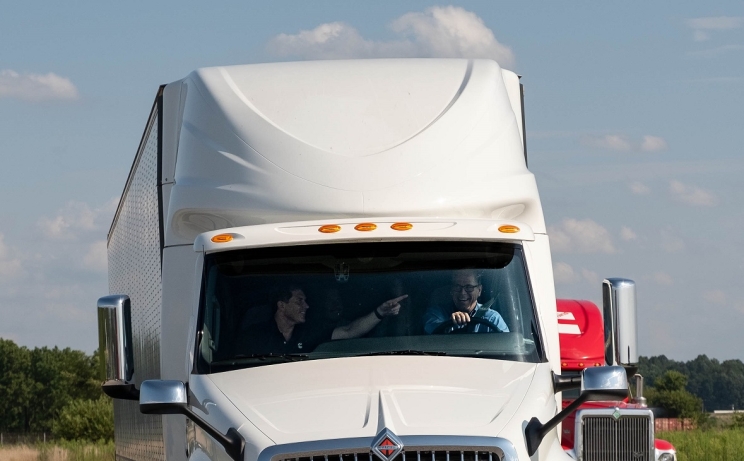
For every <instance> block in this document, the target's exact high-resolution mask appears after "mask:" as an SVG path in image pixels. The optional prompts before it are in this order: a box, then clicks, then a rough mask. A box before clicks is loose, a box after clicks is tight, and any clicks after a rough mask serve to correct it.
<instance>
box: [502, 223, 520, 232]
mask: <svg viewBox="0 0 744 461" xmlns="http://www.w3.org/2000/svg"><path fill="white" fill-rule="evenodd" d="M499 232H501V233H502V234H516V233H517V232H519V228H518V227H517V226H514V225H512V224H505V225H503V226H499Z"/></svg>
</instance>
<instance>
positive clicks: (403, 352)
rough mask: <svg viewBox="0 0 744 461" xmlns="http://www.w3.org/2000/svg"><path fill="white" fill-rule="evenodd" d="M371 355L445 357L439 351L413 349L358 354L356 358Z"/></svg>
mask: <svg viewBox="0 0 744 461" xmlns="http://www.w3.org/2000/svg"><path fill="white" fill-rule="evenodd" d="M373 355H436V356H439V355H447V353H446V352H440V351H417V350H415V349H405V350H400V351H380V352H370V353H369V354H360V355H358V356H357V357H370V356H373Z"/></svg>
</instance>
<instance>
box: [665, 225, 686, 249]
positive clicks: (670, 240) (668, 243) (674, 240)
mask: <svg viewBox="0 0 744 461" xmlns="http://www.w3.org/2000/svg"><path fill="white" fill-rule="evenodd" d="M661 248H662V249H664V251H666V252H667V253H679V252H681V251H684V249H685V248H686V245H685V241H684V240H682V239H681V238H679V237H677V236H676V235H674V234H672V233H671V232H669V231H667V230H662V231H661Z"/></svg>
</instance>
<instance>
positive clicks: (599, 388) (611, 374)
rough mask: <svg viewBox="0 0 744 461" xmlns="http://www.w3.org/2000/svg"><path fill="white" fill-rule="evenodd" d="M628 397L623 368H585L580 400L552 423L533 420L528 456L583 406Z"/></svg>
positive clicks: (526, 431) (527, 439) (529, 425)
mask: <svg viewBox="0 0 744 461" xmlns="http://www.w3.org/2000/svg"><path fill="white" fill-rule="evenodd" d="M627 396H628V376H627V374H626V373H625V368H623V367H617V366H615V367H593V368H585V369H584V370H583V371H582V372H581V393H580V394H579V398H577V399H576V400H574V401H573V402H571V404H570V405H569V406H567V407H566V408H564V409H563V410H562V411H561V412H560V413H558V414H557V415H555V416H554V417H553V418H552V419H551V420H550V421H548V422H547V423H545V424H542V423H541V422H540V420H539V419H537V418H532V419H531V420H530V422H529V423H527V427H526V428H525V429H524V438H525V442H526V443H527V454H528V455H529V456H532V455H534V454H535V452H536V451H537V448H538V447H539V446H540V442H542V439H543V438H544V437H545V434H547V433H548V432H550V431H551V430H552V429H553V428H554V427H555V426H557V425H558V423H560V422H561V421H563V420H564V419H566V416H568V415H570V414H571V413H572V412H573V411H574V410H576V409H577V408H578V407H579V406H580V405H581V404H583V403H584V402H588V401H596V400H622V399H624V398H625V397H627Z"/></svg>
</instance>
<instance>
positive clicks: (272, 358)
mask: <svg viewBox="0 0 744 461" xmlns="http://www.w3.org/2000/svg"><path fill="white" fill-rule="evenodd" d="M308 357H309V356H308V355H307V354H274V353H271V354H240V355H236V356H235V357H233V358H232V359H228V360H220V361H219V362H212V365H229V364H232V363H235V362H236V361H243V360H251V359H254V360H259V361H261V362H276V361H282V360H283V361H286V362H297V361H300V360H305V359H307V358H308Z"/></svg>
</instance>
